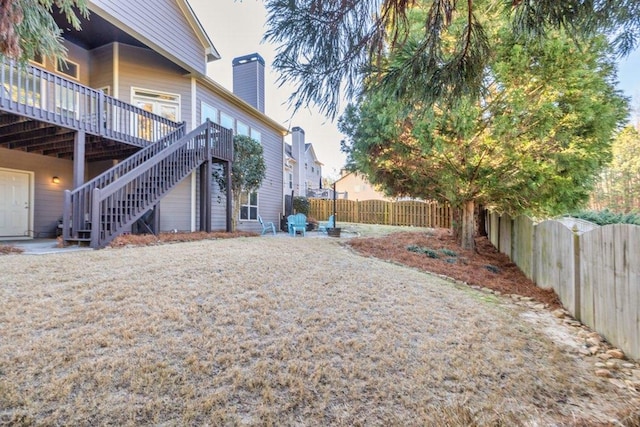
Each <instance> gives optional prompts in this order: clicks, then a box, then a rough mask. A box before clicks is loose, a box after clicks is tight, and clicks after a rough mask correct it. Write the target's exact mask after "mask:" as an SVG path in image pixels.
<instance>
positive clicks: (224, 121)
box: [220, 111, 234, 130]
mask: <svg viewBox="0 0 640 427" xmlns="http://www.w3.org/2000/svg"><path fill="white" fill-rule="evenodd" d="M233 122H234V120H233V117H231V116H230V115H228V114H227V113H225V112H222V111H221V112H220V126H222V127H223V128H227V129H231V130H234V126H233Z"/></svg>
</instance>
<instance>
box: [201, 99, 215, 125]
mask: <svg viewBox="0 0 640 427" xmlns="http://www.w3.org/2000/svg"><path fill="white" fill-rule="evenodd" d="M207 119H209V120H211V121H212V122H213V123H218V109H217V108H215V107H212V106H211V105H209V104H206V103H204V102H201V103H200V123H204V122H205V121H206V120H207Z"/></svg>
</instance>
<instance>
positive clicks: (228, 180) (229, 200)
mask: <svg viewBox="0 0 640 427" xmlns="http://www.w3.org/2000/svg"><path fill="white" fill-rule="evenodd" d="M226 163H227V164H226V165H225V168H224V169H225V174H226V175H227V176H226V183H227V232H228V233H230V232H231V231H233V230H232V229H231V218H232V217H233V195H232V194H231V162H230V161H227V162H226Z"/></svg>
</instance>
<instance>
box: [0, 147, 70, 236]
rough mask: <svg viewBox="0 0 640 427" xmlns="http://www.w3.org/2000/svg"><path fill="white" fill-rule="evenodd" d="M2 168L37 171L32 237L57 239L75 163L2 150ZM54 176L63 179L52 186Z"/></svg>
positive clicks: (0, 161)
mask: <svg viewBox="0 0 640 427" xmlns="http://www.w3.org/2000/svg"><path fill="white" fill-rule="evenodd" d="M0 168H7V169H17V170H23V171H28V172H34V178H33V179H34V206H33V236H34V237H36V238H39V237H55V233H56V228H57V225H58V219H59V218H61V217H62V203H63V201H64V190H66V189H70V188H71V186H72V183H73V162H71V161H69V160H62V159H57V158H55V157H50V156H42V155H39V154H31V153H25V152H23V151H19V150H9V149H5V148H0ZM54 176H57V177H59V178H60V184H53V183H51V178H52V177H54ZM0 203H1V201H0Z"/></svg>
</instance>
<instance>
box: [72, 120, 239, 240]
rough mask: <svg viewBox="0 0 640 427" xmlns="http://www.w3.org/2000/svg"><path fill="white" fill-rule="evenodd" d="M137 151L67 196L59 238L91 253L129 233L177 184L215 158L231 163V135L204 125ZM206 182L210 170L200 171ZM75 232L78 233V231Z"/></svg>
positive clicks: (229, 132) (210, 125)
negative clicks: (90, 248)
mask: <svg viewBox="0 0 640 427" xmlns="http://www.w3.org/2000/svg"><path fill="white" fill-rule="evenodd" d="M180 135H181V133H180V132H176V134H175V135H170V136H169V137H168V138H167V139H164V140H161V141H158V142H157V143H155V144H153V145H151V146H149V147H147V148H145V149H143V150H141V151H139V152H138V153H136V154H134V155H133V156H131V157H129V158H128V159H126V160H125V161H123V162H122V163H120V164H118V165H116V166H114V167H113V168H111V169H109V170H108V171H106V172H104V173H103V174H101V175H100V176H98V177H96V178H94V179H93V180H91V181H89V182H87V183H86V184H85V185H83V186H81V187H79V188H77V189H75V190H73V191H66V192H65V203H64V212H63V232H62V235H63V239H64V241H65V242H68V243H77V244H87V245H89V246H91V247H93V248H100V247H104V246H105V245H107V244H108V243H109V242H110V241H111V240H113V239H114V238H115V237H116V236H117V235H119V234H122V233H123V232H126V231H128V230H129V229H130V228H131V226H132V225H133V224H134V223H135V222H136V221H138V220H139V219H140V218H141V217H143V216H144V215H145V214H147V213H148V212H149V210H150V209H154V208H155V207H156V205H157V204H158V203H159V202H160V200H161V199H162V198H163V197H164V196H165V195H166V194H167V193H168V192H169V191H170V190H171V189H172V188H174V187H175V186H176V185H177V184H178V183H179V182H180V181H181V180H183V179H184V178H186V177H187V176H188V175H189V174H190V173H191V172H193V171H194V170H196V169H197V168H198V167H201V166H202V165H204V164H210V163H211V162H212V161H213V160H214V159H216V160H218V161H225V162H231V160H232V159H233V140H232V138H233V135H232V132H231V131H230V130H229V129H225V128H223V127H221V126H219V125H217V124H215V123H212V122H210V121H207V122H206V123H203V124H202V125H200V126H199V127H198V128H196V129H194V130H193V131H192V132H190V133H189V134H188V135H184V136H182V137H180ZM204 174H207V176H205V177H203V178H202V179H210V175H211V173H210V171H208V172H204ZM76 230H77V231H76Z"/></svg>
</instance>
